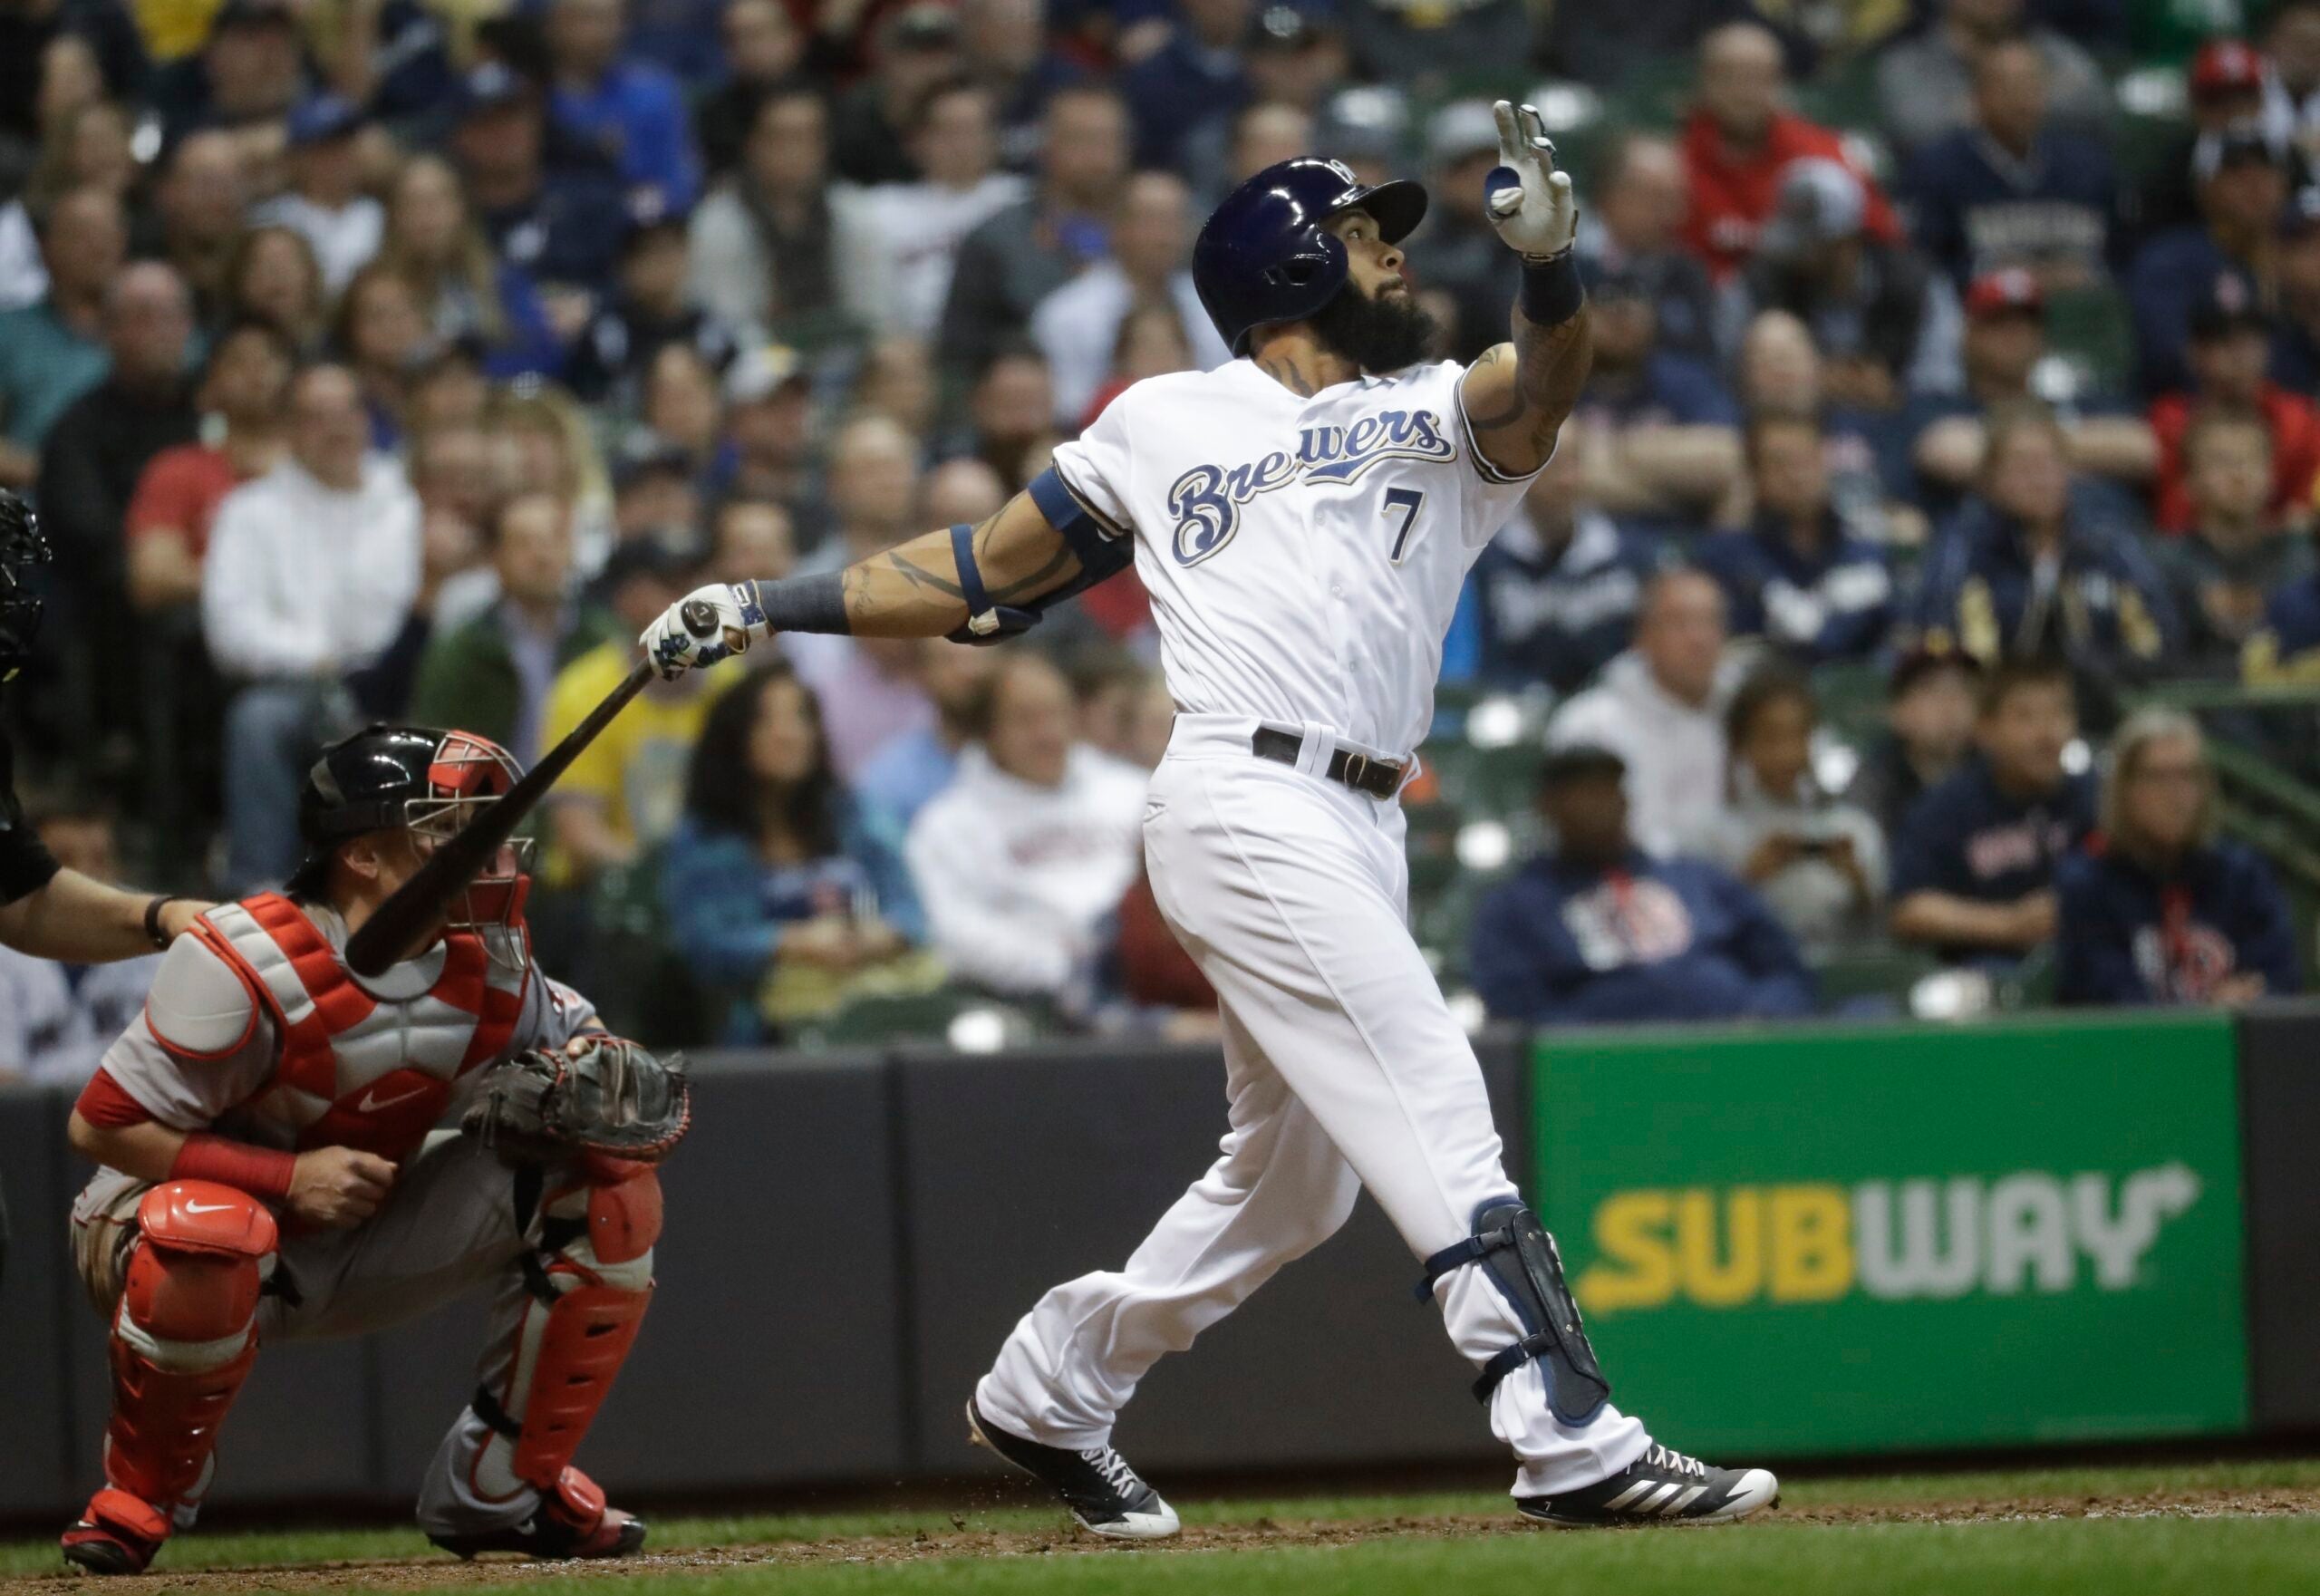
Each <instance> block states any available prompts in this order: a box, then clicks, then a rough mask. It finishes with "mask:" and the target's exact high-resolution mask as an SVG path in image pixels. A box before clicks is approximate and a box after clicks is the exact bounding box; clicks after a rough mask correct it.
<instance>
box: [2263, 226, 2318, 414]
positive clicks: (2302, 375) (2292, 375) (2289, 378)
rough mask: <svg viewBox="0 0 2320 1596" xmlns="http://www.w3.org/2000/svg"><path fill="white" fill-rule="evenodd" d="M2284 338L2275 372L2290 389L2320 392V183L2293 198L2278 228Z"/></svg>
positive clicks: (2276, 351)
mask: <svg viewBox="0 0 2320 1596" xmlns="http://www.w3.org/2000/svg"><path fill="white" fill-rule="evenodd" d="M2273 237H2274V238H2275V240H2276V247H2275V248H2274V251H2273V256H2272V267H2273V274H2274V284H2275V286H2276V287H2277V294H2278V300H2279V305H2278V312H2279V337H2278V339H2277V342H2276V343H2274V345H2273V349H2272V360H2273V373H2274V375H2275V376H2276V377H2277V379H2278V381H2279V382H2281V383H2282V384H2283V385H2285V386H2286V387H2289V388H2292V389H2295V390H2296V391H2297V392H2303V393H2312V392H2320V185H2314V186H2308V187H2306V188H2304V189H2298V190H2297V191H2296V193H2295V194H2294V195H2293V196H2292V197H2290V198H2289V200H2288V202H2287V206H2286V208H2285V209H2283V210H2282V211H2281V212H2280V217H2279V221H2278V222H2277V225H2276V226H2275V227H2274V228H2273Z"/></svg>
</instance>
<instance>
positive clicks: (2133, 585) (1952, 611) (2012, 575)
mask: <svg viewBox="0 0 2320 1596" xmlns="http://www.w3.org/2000/svg"><path fill="white" fill-rule="evenodd" d="M1919 605H1920V612H1919V618H1920V622H1921V624H1922V625H1923V627H1924V629H1925V637H1926V641H1927V642H1928V644H1930V645H1931V646H1934V647H1946V646H1952V645H1954V646H1956V647H1959V648H1962V649H1964V650H1965V651H1966V652H1967V653H1969V654H1972V655H1973V656H1974V657H1975V658H1976V659H1977V660H1980V661H1981V662H1982V663H1985V664H1991V663H1996V661H1997V660H1998V658H1999V657H2000V656H2001V655H2006V654H2053V655H2055V656H2058V657H2060V658H2063V659H2065V660H2067V661H2069V662H2070V663H2072V664H2073V665H2074V666H2076V667H2078V668H2079V669H2080V670H2082V671H2083V672H2087V673H2088V674H2089V675H2090V676H2091V677H2093V678H2094V679H2096V680H2098V681H2105V682H2117V681H2120V680H2123V679H2128V678H2132V676H2135V675H2137V674H2148V673H2149V672H2151V671H2152V670H2154V669H2156V668H2158V667H2159V666H2161V665H2162V664H2163V663H2165V662H2166V661H2167V660H2168V659H2169V658H2170V657H2171V655H2172V653H2173V650H2174V643H2175V638H2176V634H2177V628H2176V619H2175V611H2174V608H2173V606H2172V605H2170V604H2169V602H2168V599H2167V593H2166V586H2165V583H2164V581H2163V579H2162V578H2161V576H2160V575H2159V572H2158V570H2157V569H2156V568H2155V567H2154V566H2152V565H2151V558H2150V556H2148V555H2146V554H2145V553H2144V552H2143V550H2142V548H2141V545H2139V544H2138V543H2137V542H2136V540H2135V537H2134V534H2133V532H2132V530H2131V529H2129V528H2127V527H2122V526H2121V525H2119V524H2118V522H2117V521H2116V519H2115V518H2113V517H2111V516H2110V515H2109V514H2108V513H2107V512H2106V511H2105V510H2104V509H2103V506H2102V505H2101V503H2100V502H2099V501H2097V500H2096V499H2094V498H2092V497H2091V496H2089V495H2088V494H2087V493H2086V492H2084V491H2083V489H2082V488H2078V487H2077V486H2076V485H2074V483H2073V482H2072V480H2071V474H2070V458H2069V453H2068V440H2067V439H2065V438H2064V435H2063V430H2062V428H2061V427H2060V426H2059V425H2057V424H2056V423H2055V421H2054V416H2053V415H2052V413H2051V412H2049V411H2046V410H2045V408H2044V407H2043V406H2037V405H2030V404H2025V405H2020V406H2010V407H2008V408H2006V409H2005V410H2002V411H1996V412H1995V413H1993V414H1992V416H1991V417H1990V421H1989V450H1988V453H1987V457H1986V461H1985V463H1984V465H1983V467H1982V480H1981V491H1980V495H1979V496H1978V497H1977V498H1976V499H1974V500H1973V501H1972V502H1970V503H1968V504H1967V507H1966V508H1965V509H1963V510H1962V511H1960V512H1959V514H1958V516H1957V519H1956V521H1955V522H1954V523H1953V524H1952V525H1951V526H1950V527H1948V529H1947V530H1946V531H1945V532H1944V533H1943V534H1942V536H1941V538H1940V540H1939V541H1938V544H1937V545H1936V547H1934V549H1933V551H1932V553H1931V554H1930V555H1929V556H1928V558H1927V562H1926V571H1925V577H1924V585H1923V591H1922V594H1921V596H1920V599H1919Z"/></svg>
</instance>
